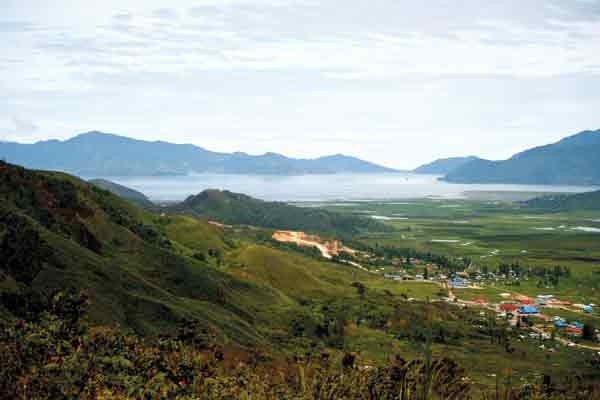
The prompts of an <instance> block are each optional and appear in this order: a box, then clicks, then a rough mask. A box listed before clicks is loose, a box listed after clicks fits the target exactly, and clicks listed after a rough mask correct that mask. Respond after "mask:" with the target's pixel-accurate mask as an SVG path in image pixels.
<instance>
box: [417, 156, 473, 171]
mask: <svg viewBox="0 0 600 400" xmlns="http://www.w3.org/2000/svg"><path fill="white" fill-rule="evenodd" d="M478 159H479V158H478V157H475V156H468V157H450V158H440V159H437V160H435V161H432V162H430V163H428V164H423V165H421V166H420V167H417V168H415V169H414V171H413V172H415V173H417V174H432V175H446V174H448V173H450V172H452V171H454V170H455V169H457V168H458V167H461V166H463V165H465V164H466V163H468V162H471V161H474V160H478Z"/></svg>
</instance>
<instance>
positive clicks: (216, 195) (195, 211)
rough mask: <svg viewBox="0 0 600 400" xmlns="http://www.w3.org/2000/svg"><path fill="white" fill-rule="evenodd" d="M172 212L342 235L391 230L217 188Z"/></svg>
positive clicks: (361, 219) (350, 217)
mask: <svg viewBox="0 0 600 400" xmlns="http://www.w3.org/2000/svg"><path fill="white" fill-rule="evenodd" d="M171 211H173V212H181V213H186V214H190V215H194V216H199V217H204V218H209V219H214V220H217V221H219V222H222V223H224V224H231V225H254V226H259V227H264V228H272V229H284V230H297V231H305V232H314V233H324V234H337V235H340V236H344V235H353V234H357V233H359V232H361V231H367V230H369V231H386V230H389V228H388V227H386V226H385V225H383V224H382V223H380V222H377V221H374V220H372V219H369V218H365V217H359V216H353V215H347V214H340V213H336V212H331V211H325V210H322V209H318V208H313V207H298V206H293V205H290V204H286V203H282V202H269V201H263V200H259V199H255V198H253V197H250V196H247V195H244V194H240V193H233V192H230V191H227V190H224V191H221V190H216V189H209V190H205V191H203V192H201V193H199V194H197V195H195V196H190V197H188V198H187V199H186V200H185V201H183V202H182V203H179V204H177V205H175V206H173V207H172V208H171Z"/></svg>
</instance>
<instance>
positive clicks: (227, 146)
mask: <svg viewBox="0 0 600 400" xmlns="http://www.w3.org/2000/svg"><path fill="white" fill-rule="evenodd" d="M0 35H1V36H0V37H1V38H2V40H0V140H16V141H22V142H32V141H36V140H41V139H47V138H68V137H71V136H73V135H74V134H76V133H79V132H84V131H89V130H102V131H106V132H113V133H119V134H123V135H126V136H132V137H137V138H144V139H152V140H154V139H163V140H168V141H173V142H179V143H184V142H185V143H194V144H197V145H200V146H203V147H206V148H208V149H211V150H219V151H238V150H239V151H246V152H248V153H252V154H259V153H264V152H267V151H275V152H280V153H284V154H286V155H290V156H302V157H314V156H318V155H323V154H330V153H346V154H352V155H355V156H359V157H362V158H365V159H368V160H372V161H376V162H380V163H382V164H386V165H388V166H392V167H398V168H412V167H415V166H417V165H418V164H420V163H421V162H425V161H429V160H430V159H433V158H438V157H447V156H454V155H468V154H475V155H479V156H483V157H487V158H492V159H500V158H506V157H508V156H510V155H511V154H512V153H514V152H516V151H520V150H523V149H525V148H527V147H530V146H534V145H538V144H545V143H549V142H553V141H556V140H558V139H560V138H561V137H563V136H566V135H568V134H572V133H575V132H578V131H581V130H585V129H598V128H600V95H599V93H600V0H545V1H541V0H514V1H513V0H497V1H487V0H427V1H421V0H419V1H416V0H415V1H404V0H364V1H363V0H350V1H348V0H305V1H289V0H229V1H227V0H170V1H168V2H167V1H155V0H138V1H131V0H130V1H124V0H103V1H102V2H99V1H98V2H96V1H94V2H92V1H80V0H53V1H47V0H1V1H0Z"/></svg>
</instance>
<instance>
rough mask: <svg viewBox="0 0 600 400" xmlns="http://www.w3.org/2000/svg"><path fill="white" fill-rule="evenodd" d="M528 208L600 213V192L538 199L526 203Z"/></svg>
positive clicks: (549, 196) (548, 196)
mask: <svg viewBox="0 0 600 400" xmlns="http://www.w3.org/2000/svg"><path fill="white" fill-rule="evenodd" d="M525 204H526V205H527V206H528V207H531V208H537V209H540V210H544V211H599V210H600V190H599V191H594V192H586V193H577V194H557V195H547V196H541V197H536V198H534V199H531V200H528V201H526V202H525Z"/></svg>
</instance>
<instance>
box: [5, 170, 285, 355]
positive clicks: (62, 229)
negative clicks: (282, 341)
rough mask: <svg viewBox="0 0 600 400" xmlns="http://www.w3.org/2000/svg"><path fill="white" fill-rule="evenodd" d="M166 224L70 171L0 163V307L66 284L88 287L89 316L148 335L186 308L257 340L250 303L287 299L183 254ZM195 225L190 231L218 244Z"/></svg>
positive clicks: (187, 313) (210, 323)
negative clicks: (71, 175)
mask: <svg viewBox="0 0 600 400" xmlns="http://www.w3.org/2000/svg"><path fill="white" fill-rule="evenodd" d="M168 223H169V221H168V220H163V219H162V218H161V217H159V216H157V215H154V214H151V213H148V212H146V211H144V210H142V209H139V208H137V207H135V206H133V205H132V204H130V203H128V202H126V201H125V200H122V199H120V198H118V197H116V196H114V195H112V194H110V193H109V192H107V191H105V190H102V189H99V188H97V187H96V186H93V185H90V184H88V183H86V182H84V181H81V180H79V179H76V178H73V177H70V176H67V175H64V174H60V173H50V172H34V171H30V170H26V169H23V168H20V167H15V166H12V165H10V164H6V163H0V259H2V261H3V262H2V264H1V265H0V295H1V296H2V302H1V304H2V306H0V314H6V313H8V314H11V313H17V314H18V309H19V304H20V303H19V302H17V303H14V302H13V301H11V299H16V298H22V296H24V295H25V296H29V297H31V298H39V297H43V294H44V293H49V292H52V291H53V290H55V289H62V288H65V287H72V288H74V289H77V290H81V289H83V290H86V291H87V292H88V293H89V296H90V299H91V302H92V306H91V307H90V320H91V321H92V322H93V323H100V324H119V325H121V326H122V327H125V328H128V329H132V330H134V331H136V332H138V333H143V334H149V333H152V334H155V333H157V332H158V331H160V330H162V329H171V328H173V326H174V323H175V321H177V320H179V319H180V318H182V317H187V318H192V319H196V320H199V321H202V323H203V324H205V326H207V327H211V328H213V329H215V330H216V331H217V332H219V334H221V335H223V336H226V337H229V338H231V339H233V341H234V342H237V343H247V344H250V343H259V342H261V341H262V340H263V339H262V337H263V336H262V334H261V333H260V332H259V331H258V330H257V327H258V326H260V324H256V325H255V324H254V322H256V321H257V319H258V320H259V321H260V315H259V314H257V315H252V314H253V311H252V310H254V309H256V308H260V305H261V304H280V305H281V306H282V307H283V306H286V304H287V306H290V305H291V303H282V301H283V300H282V299H281V296H280V295H279V294H277V293H276V292H275V291H274V290H273V289H270V288H268V287H267V288H265V287H260V288H259V287H257V286H255V285H253V284H251V283H248V282H243V281H240V280H238V279H236V278H234V277H232V276H231V275H229V274H226V273H223V272H222V271H220V270H218V269H217V268H215V267H214V266H211V265H210V263H209V262H206V261H200V260H198V259H195V258H194V257H188V256H186V255H185V254H184V253H183V252H181V251H179V250H180V249H182V248H185V246H184V245H182V244H180V243H178V242H177V241H175V240H171V239H169V238H167V236H166V233H165V229H164V226H165V225H167V224H168ZM197 224H200V225H202V226H203V227H204V228H203V230H202V231H200V233H197V234H196V235H197V236H196V239H198V240H201V241H204V240H203V237H205V238H206V239H207V241H208V240H210V242H209V243H210V246H211V247H220V248H221V249H224V248H226V247H227V246H228V244H227V243H225V242H224V241H223V239H224V238H223V237H222V234H221V233H219V232H218V229H217V228H215V227H211V226H208V225H207V224H205V223H203V222H201V221H197ZM15 296H17V297H15ZM19 296H21V297H19ZM251 322H252V323H251ZM268 325H269V324H268V321H267V322H265V326H268Z"/></svg>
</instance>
